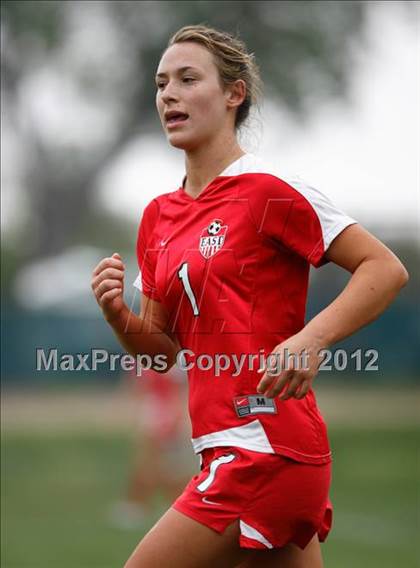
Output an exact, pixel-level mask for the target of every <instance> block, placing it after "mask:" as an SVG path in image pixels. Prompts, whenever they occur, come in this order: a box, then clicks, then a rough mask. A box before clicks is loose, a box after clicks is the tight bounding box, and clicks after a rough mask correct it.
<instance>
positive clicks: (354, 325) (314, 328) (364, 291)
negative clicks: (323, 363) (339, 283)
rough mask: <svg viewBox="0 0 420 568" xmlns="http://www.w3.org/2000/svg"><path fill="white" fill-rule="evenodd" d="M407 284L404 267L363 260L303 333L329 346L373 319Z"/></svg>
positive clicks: (379, 261)
mask: <svg viewBox="0 0 420 568" xmlns="http://www.w3.org/2000/svg"><path fill="white" fill-rule="evenodd" d="M406 281H407V273H406V271H405V269H404V267H403V266H402V265H401V264H399V263H398V262H395V261H393V260H389V261H383V260H376V259H372V260H366V261H364V262H362V263H361V264H360V265H359V267H358V268H357V269H356V270H355V271H354V273H353V275H352V277H351V279H350V281H349V282H348V284H347V286H346V287H345V288H344V290H343V291H342V292H341V294H340V295H339V296H338V297H337V298H336V299H335V300H334V301H333V302H332V303H331V304H330V305H329V306H327V307H326V308H325V309H324V310H323V311H322V312H320V313H319V314H318V315H317V316H315V317H314V318H313V319H312V320H311V321H310V322H308V324H307V325H306V326H305V328H304V330H302V331H303V332H304V333H309V334H311V335H312V336H313V337H315V338H316V341H317V342H318V344H319V345H320V347H325V348H327V347H329V346H331V345H333V344H334V343H336V342H338V341H341V340H342V339H344V338H346V337H348V336H349V335H351V334H352V333H354V332H355V331H357V330H358V329H360V328H361V327H363V326H365V325H367V324H368V323H370V322H372V321H373V320H375V319H376V318H377V317H378V316H379V315H380V314H381V313H382V312H383V311H384V310H385V309H386V308H387V307H388V306H389V304H390V303H391V302H392V301H393V299H394V298H395V296H396V295H397V294H398V292H399V290H400V289H401V288H402V287H403V286H404V284H405V283H406Z"/></svg>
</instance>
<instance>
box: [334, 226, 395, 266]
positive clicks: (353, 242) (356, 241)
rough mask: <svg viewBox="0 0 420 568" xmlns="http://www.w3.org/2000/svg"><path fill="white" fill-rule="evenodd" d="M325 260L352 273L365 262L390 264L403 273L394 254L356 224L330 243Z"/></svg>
mask: <svg viewBox="0 0 420 568" xmlns="http://www.w3.org/2000/svg"><path fill="white" fill-rule="evenodd" d="M325 259H326V260H329V261H331V262H334V264H337V265H338V266H341V267H342V268H345V269H346V270H348V271H349V272H352V273H353V272H354V271H355V270H356V268H357V267H358V266H359V265H360V264H361V263H362V262H365V261H367V260H383V261H386V262H391V263H393V264H395V265H399V266H400V268H401V269H402V270H404V271H405V269H404V267H403V265H402V264H401V262H400V261H399V259H398V258H397V257H396V256H395V254H394V253H393V252H392V251H391V250H390V249H389V248H388V247H387V246H385V245H384V244H383V243H382V242H381V241H380V240H379V239H377V238H376V237H374V236H373V235H372V234H371V233H369V231H367V230H366V229H364V228H363V227H362V226H361V225H359V224H358V223H356V224H353V225H350V226H349V227H347V228H346V229H344V230H343V231H342V232H341V233H340V234H339V235H338V236H337V237H336V238H335V239H334V240H333V241H332V243H331V244H330V246H329V248H328V250H327V251H326V253H325Z"/></svg>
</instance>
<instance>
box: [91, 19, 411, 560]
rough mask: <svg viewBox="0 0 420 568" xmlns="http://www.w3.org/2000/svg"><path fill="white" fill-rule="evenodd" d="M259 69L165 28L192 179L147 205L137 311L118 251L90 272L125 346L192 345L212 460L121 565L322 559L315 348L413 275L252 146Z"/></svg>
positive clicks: (178, 128) (170, 355)
mask: <svg viewBox="0 0 420 568" xmlns="http://www.w3.org/2000/svg"><path fill="white" fill-rule="evenodd" d="M258 81H259V77H258V71H257V66H256V64H255V62H254V58H253V56H252V55H251V54H249V53H247V50H246V47H245V45H244V44H243V42H241V41H240V40H239V39H237V38H234V37H231V36H230V35H229V34H226V33H223V32H220V31H218V30H214V29H211V28H208V27H206V26H187V27H184V28H182V29H181V30H179V31H178V32H177V33H176V34H175V35H174V36H173V37H172V38H171V40H170V41H169V44H168V47H167V48H166V50H165V51H164V53H163V55H162V57H161V59H160V62H159V66H158V69H157V74H156V86H157V94H156V104H157V110H158V113H159V117H160V120H161V122H162V126H163V129H164V131H165V134H166V136H167V139H168V141H169V143H170V144H171V145H172V146H174V147H175V148H180V149H182V150H184V152H185V166H186V176H185V177H184V180H183V183H182V185H181V186H180V187H179V188H178V189H177V190H174V191H172V192H170V193H166V194H164V195H161V196H159V197H157V198H155V199H153V200H152V201H151V202H150V203H149V205H148V206H147V207H146V209H145V211H144V213H143V217H142V221H141V224H140V228H139V234H138V244H137V254H138V261H139V267H140V271H141V280H142V297H141V300H142V302H141V314H140V316H137V315H136V314H134V313H132V312H130V310H129V309H128V307H127V305H126V304H125V303H124V300H123V283H124V264H123V262H122V259H121V257H120V256H119V255H118V254H117V253H114V254H113V255H112V256H111V257H110V258H105V259H103V260H102V261H101V262H100V263H99V264H98V266H97V267H96V269H95V270H94V274H93V280H92V288H93V290H94V293H95V295H96V298H97V301H98V303H99V305H100V307H101V308H102V311H103V314H104V317H105V319H106V321H107V322H108V323H109V324H110V325H111V326H112V328H113V330H114V331H115V333H116V335H117V337H118V338H119V340H120V342H121V344H122V346H123V347H124V348H125V349H126V350H127V351H128V352H129V353H131V354H132V355H136V354H146V355H148V356H150V357H153V358H154V361H155V369H158V368H159V369H160V370H162V371H166V370H168V368H170V367H171V366H172V365H174V363H175V362H177V363H179V360H177V354H178V353H179V352H182V354H183V357H182V360H181V361H182V363H183V364H187V365H188V367H189V369H188V379H189V390H190V393H189V412H190V417H191V421H192V442H193V447H194V450H195V452H196V453H199V454H200V456H201V471H200V473H199V474H198V475H196V476H194V477H193V478H192V480H191V481H190V482H189V484H188V485H187V487H186V488H185V490H184V492H183V493H182V495H180V497H178V499H177V500H176V501H175V502H174V504H173V505H172V507H171V508H170V509H169V510H168V511H167V512H166V513H165V515H164V516H163V517H162V518H161V519H160V520H159V521H158V523H157V524H156V525H155V526H154V527H153V528H152V529H151V530H150V532H149V533H148V534H147V535H146V536H145V537H144V538H143V539H142V540H141V541H140V543H139V544H138V546H137V548H136V549H135V550H134V552H133V554H132V555H131V557H130V558H129V560H128V561H127V563H126V568H157V567H159V568H160V567H166V566H170V567H171V568H205V567H207V566H212V567H213V566H218V567H225V566H226V567H233V566H241V567H243V568H244V567H253V566H255V567H256V566H258V567H260V566H264V567H268V566H281V567H283V568H321V567H322V557H321V552H320V546H319V542H320V541H321V542H322V541H323V540H325V538H326V536H327V534H328V531H329V530H330V527H331V517H332V507H331V503H330V502H329V499H328V490H329V486H330V480H331V452H330V447H329V443H328V438H327V431H326V427H325V423H324V421H323V419H322V416H321V414H320V412H319V410H318V408H317V404H316V400H315V395H314V392H313V390H312V382H313V379H314V377H315V375H316V374H317V371H318V367H319V364H320V357H321V355H320V353H319V352H320V350H321V349H322V348H329V347H330V346H331V345H333V344H334V343H335V342H337V341H340V340H341V339H343V338H345V337H347V336H349V335H350V334H352V333H354V332H355V331H357V330H358V329H359V328H361V327H362V326H364V325H366V324H367V323H369V322H371V321H372V320H374V319H375V318H376V317H377V316H378V315H379V314H380V313H381V312H383V311H384V310H385V308H386V307H387V306H388V305H389V304H390V303H391V302H392V300H393V299H394V298H395V296H396V294H397V293H398V291H399V290H400V288H401V287H402V286H404V284H405V283H406V281H407V278H408V276H407V272H406V270H405V268H404V267H403V266H402V264H401V262H400V261H399V260H398V259H397V258H396V256H395V255H394V254H393V253H392V252H391V251H390V250H389V249H388V248H387V247H386V246H384V245H383V244H382V243H381V242H379V241H378V240H377V239H376V238H375V237H373V236H372V235H371V234H369V233H368V232H367V231H366V230H365V229H363V228H362V227H361V226H360V225H359V224H358V223H356V221H354V220H353V219H351V218H350V217H348V216H346V215H345V214H344V213H342V212H341V211H339V210H338V209H337V208H335V207H334V206H333V205H332V204H331V202H330V201H329V200H328V199H327V198H326V197H325V196H324V195H322V194H321V193H320V192H319V191H318V190H316V189H315V188H313V187H311V186H310V185H308V184H306V183H305V182H304V181H303V180H301V179H299V178H293V179H286V178H284V177H283V176H280V175H277V174H276V173H274V172H272V171H271V170H270V169H269V168H267V167H266V166H265V165H264V164H263V163H262V162H261V161H260V160H259V159H256V158H255V157H254V156H253V155H252V154H249V153H246V152H244V150H242V148H241V147H240V145H239V143H238V140H237V132H238V129H239V128H240V126H241V125H242V124H243V122H244V121H245V120H246V118H247V117H248V114H249V110H250V107H251V105H252V104H253V103H254V101H255V94H256V90H257V86H258ZM328 261H332V262H334V263H336V264H338V265H339V266H341V267H343V268H344V269H346V270H347V271H349V272H350V273H351V278H350V281H349V283H348V284H347V286H346V287H345V288H344V290H343V291H342V292H341V293H340V295H339V296H338V297H337V298H336V299H335V300H334V301H333V302H332V303H331V304H330V305H329V306H328V307H326V308H325V309H324V310H323V311H322V312H320V313H319V314H318V315H317V316H316V317H314V318H313V319H312V320H311V321H309V322H308V323H307V324H306V325H305V321H304V316H305V302H306V294H307V286H308V273H309V266H310V264H312V265H313V266H315V267H317V266H320V265H322V264H324V263H325V262H328ZM181 350H182V351H181ZM287 354H291V355H294V357H292V358H288V357H287ZM298 354H300V355H301V357H300V358H298V357H297V355H298ZM262 355H263V359H262V361H263V365H262V368H261V369H260V370H262V371H263V374H261V373H260V374H259V373H258V370H259V366H260V362H261V356H262ZM269 355H270V357H268V356H269ZM158 356H159V359H158ZM286 359H287V360H286ZM269 360H270V361H271V362H274V364H272V365H271V364H270V365H269V363H268V362H269ZM162 361H165V363H166V366H163V368H162V365H161V363H162ZM240 361H242V363H243V364H242V366H240V365H238V364H237V363H238V362H240ZM287 362H289V365H287Z"/></svg>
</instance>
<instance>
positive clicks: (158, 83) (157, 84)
mask: <svg viewBox="0 0 420 568" xmlns="http://www.w3.org/2000/svg"><path fill="white" fill-rule="evenodd" d="M164 86H165V83H162V81H160V82H157V83H156V88H157V89H162V88H163V87H164Z"/></svg>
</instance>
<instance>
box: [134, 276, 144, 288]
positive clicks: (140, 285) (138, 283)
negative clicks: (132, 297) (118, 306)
mask: <svg viewBox="0 0 420 568" xmlns="http://www.w3.org/2000/svg"><path fill="white" fill-rule="evenodd" d="M133 286H134V287H135V288H137V289H138V290H140V292H142V291H143V286H142V283H141V272H139V273H138V275H137V278H136V279H135V280H134V282H133Z"/></svg>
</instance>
